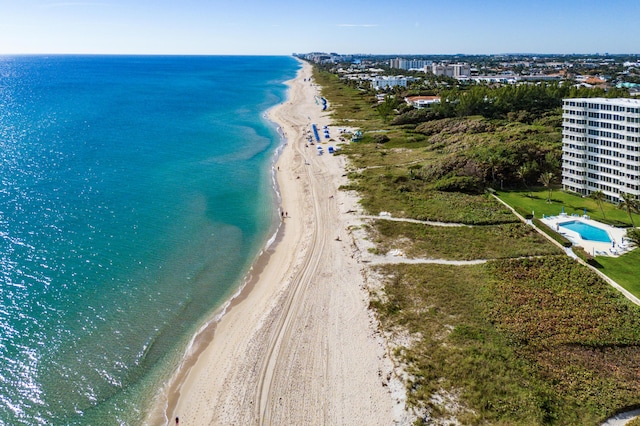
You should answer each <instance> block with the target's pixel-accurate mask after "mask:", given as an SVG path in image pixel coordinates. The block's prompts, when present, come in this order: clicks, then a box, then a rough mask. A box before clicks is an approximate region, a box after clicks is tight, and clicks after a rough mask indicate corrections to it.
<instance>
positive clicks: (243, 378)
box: [152, 64, 403, 426]
mask: <svg viewBox="0 0 640 426" xmlns="http://www.w3.org/2000/svg"><path fill="white" fill-rule="evenodd" d="M310 77H311V67H310V66H309V65H308V64H304V65H303V68H302V70H301V71H300V73H299V74H298V77H297V78H296V79H295V80H294V81H293V82H291V83H290V90H289V100H288V101H287V102H286V103H284V104H282V105H280V106H279V107H277V108H274V109H273V110H272V111H271V112H270V116H271V118H272V119H273V120H274V121H276V122H278V123H279V124H280V126H281V127H282V130H283V131H284V132H285V134H286V135H287V139H288V145H287V147H286V148H285V149H284V151H283V153H282V155H281V157H280V159H279V161H278V172H277V179H278V184H279V187H280V190H281V193H282V196H283V197H282V198H283V201H282V210H283V211H284V212H287V213H288V217H287V218H285V219H284V221H285V225H284V232H283V234H282V238H281V240H280V241H279V243H278V244H277V245H276V247H275V250H272V252H271V253H269V256H268V260H267V262H266V263H265V265H264V268H263V269H262V271H261V272H260V275H259V277H258V280H257V282H256V284H255V286H254V287H253V288H252V290H251V291H249V292H247V294H245V295H243V300H241V301H240V302H238V303H236V304H235V305H234V306H233V307H232V308H231V309H230V310H229V312H228V313H227V314H226V315H225V316H224V317H223V319H222V320H221V321H220V323H219V324H218V325H217V328H216V330H215V335H214V337H213V339H212V341H211V342H210V343H209V344H208V345H207V347H206V349H205V350H204V351H203V352H202V353H201V354H200V356H199V357H198V359H197V361H196V363H195V365H194V366H193V367H192V368H191V369H190V370H189V372H188V374H187V376H186V378H184V379H183V380H181V383H180V386H179V387H178V388H177V389H175V390H174V394H175V397H172V399H174V400H171V399H170V401H169V405H168V407H169V408H168V412H167V413H166V415H167V417H168V418H169V419H173V418H175V417H176V416H179V417H180V425H182V426H184V425H228V424H235V425H248V424H260V425H262V424H268V425H271V424H273V425H294V424H295V425H322V424H326V425H361V424H367V425H376V424H379V425H390V424H394V422H396V419H400V418H401V417H402V416H403V412H402V403H400V402H399V400H398V399H395V398H394V395H392V392H391V391H390V389H394V388H395V389H398V390H399V394H401V393H402V387H401V385H399V384H398V382H397V381H395V380H394V379H391V380H390V379H389V377H391V376H392V375H391V374H390V372H391V368H392V366H391V363H390V361H389V360H388V358H387V357H386V350H385V346H384V344H383V341H382V340H381V338H380V337H379V335H378V334H377V333H376V331H375V329H374V325H373V320H372V317H371V315H370V312H369V311H368V309H367V305H368V296H367V292H366V289H365V286H364V280H363V275H362V273H361V266H360V265H359V264H358V262H357V260H356V259H357V258H358V256H357V249H356V247H355V245H354V244H353V243H352V241H351V239H350V236H349V235H348V234H347V232H345V227H346V225H347V222H346V220H347V219H346V216H347V215H345V214H344V213H341V212H345V211H346V210H347V207H351V206H354V205H355V203H354V199H353V198H350V196H349V195H347V194H345V193H343V192H338V191H337V187H338V185H339V184H341V183H344V182H346V180H345V179H346V178H345V177H343V176H342V174H343V173H344V163H343V162H344V158H343V157H341V156H332V155H329V154H324V155H322V156H320V155H318V154H317V151H316V147H315V146H307V147H305V132H306V131H307V129H308V128H309V125H310V123H316V124H318V125H319V127H320V128H321V127H322V126H323V125H325V124H327V125H328V124H329V119H328V117H326V116H323V113H322V111H321V107H320V106H319V105H317V104H316V102H315V100H314V95H316V94H317V93H318V92H317V88H316V87H314V86H312V85H311V84H310V83H309V81H306V82H305V81H304V79H309V78H310ZM331 133H332V136H333V137H336V136H337V130H336V129H335V128H332V132H331ZM325 150H326V145H325ZM337 237H339V239H338V238H337ZM152 423H153V422H152ZM170 424H173V422H172V421H171V422H170Z"/></svg>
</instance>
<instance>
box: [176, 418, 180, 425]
mask: <svg viewBox="0 0 640 426" xmlns="http://www.w3.org/2000/svg"><path fill="white" fill-rule="evenodd" d="M178 423H180V419H179V418H178V416H176V426H178Z"/></svg>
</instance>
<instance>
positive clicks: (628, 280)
mask: <svg viewBox="0 0 640 426" xmlns="http://www.w3.org/2000/svg"><path fill="white" fill-rule="evenodd" d="M548 193H549V192H548V191H547V190H546V189H544V190H536V191H531V192H529V191H510V192H499V193H497V195H498V197H500V199H501V200H503V201H504V202H505V203H507V204H509V205H510V206H511V207H513V208H515V209H516V210H517V211H520V212H535V217H537V218H541V217H542V216H543V215H547V216H555V215H557V214H558V213H560V212H561V211H562V208H563V207H564V212H565V213H567V214H568V215H571V214H574V213H577V214H580V215H582V214H583V213H584V209H585V208H586V209H587V214H588V215H589V216H591V219H594V220H598V221H602V222H607V223H610V224H616V225H618V226H631V221H630V220H629V215H628V214H627V212H626V211H624V210H621V209H618V208H617V206H615V205H613V204H610V203H603V206H602V208H603V210H604V215H605V218H606V220H603V219H602V212H601V211H600V208H599V207H598V205H597V204H596V202H595V200H592V199H590V198H582V197H579V196H576V195H572V194H569V193H566V192H563V191H553V192H552V194H551V203H547V202H546V200H547V195H548ZM530 195H531V196H530ZM633 220H634V222H635V224H636V225H638V224H640V215H636V214H634V215H633ZM597 261H598V263H600V265H602V267H601V268H599V269H600V271H601V272H603V273H604V274H605V275H606V276H608V277H609V278H611V279H612V280H614V281H615V282H617V283H618V284H620V285H621V286H622V287H624V288H625V289H627V290H629V291H630V292H631V293H632V294H634V295H635V296H637V297H640V282H638V278H637V277H638V275H640V249H636V250H633V251H631V252H629V253H627V254H625V255H623V256H620V257H608V256H598V258H597Z"/></svg>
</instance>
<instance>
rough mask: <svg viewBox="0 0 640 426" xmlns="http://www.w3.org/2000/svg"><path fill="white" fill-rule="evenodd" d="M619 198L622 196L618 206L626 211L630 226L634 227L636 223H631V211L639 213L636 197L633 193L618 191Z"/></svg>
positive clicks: (639, 205) (639, 207)
mask: <svg viewBox="0 0 640 426" xmlns="http://www.w3.org/2000/svg"><path fill="white" fill-rule="evenodd" d="M620 198H622V200H621V201H620V203H618V208H619V209H623V210H626V211H627V214H628V215H629V219H631V226H633V227H634V228H635V227H636V224H635V223H633V216H632V215H631V213H640V204H639V203H638V199H637V198H635V197H634V196H633V195H631V194H627V193H624V192H621V193H620Z"/></svg>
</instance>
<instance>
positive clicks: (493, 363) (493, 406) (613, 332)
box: [372, 256, 640, 425]
mask: <svg viewBox="0 0 640 426" xmlns="http://www.w3.org/2000/svg"><path fill="white" fill-rule="evenodd" d="M378 272H379V273H381V274H382V275H384V276H385V277H387V278H386V280H385V287H384V292H383V294H374V296H373V302H372V307H373V308H374V309H376V311H377V312H378V313H379V316H380V319H381V321H382V323H383V325H384V327H385V329H387V330H395V332H396V333H398V336H402V333H403V332H402V330H407V332H408V333H409V339H408V341H410V342H411V344H408V345H407V344H403V345H399V346H398V349H397V353H398V354H400V355H401V357H402V358H403V359H404V360H405V362H406V363H407V370H408V373H409V374H410V375H411V380H410V381H409V383H408V385H407V387H408V394H409V402H410V403H412V404H414V405H416V406H419V407H422V408H423V409H424V410H425V411H426V412H427V416H425V418H426V419H427V420H426V421H425V423H427V422H428V423H436V422H437V421H439V420H444V419H447V418H449V417H450V416H451V415H455V416H456V417H457V418H458V420H459V422H460V423H462V424H503V425H507V424H509V425H511V424H527V425H529V424H582V425H590V424H593V425H596V424H600V423H601V421H602V420H603V419H605V418H607V417H608V416H609V415H611V414H613V413H614V412H615V411H616V410H617V408H618V407H624V406H629V405H632V404H634V403H635V401H637V394H638V392H640V382H638V381H637V376H636V375H637V367H636V365H637V362H639V361H640V352H639V351H638V350H637V348H638V346H639V345H640V311H639V310H638V309H637V308H636V307H635V306H634V305H632V304H631V303H629V301H627V300H626V299H624V298H622V297H620V295H619V294H618V293H617V292H615V291H614V290H613V289H611V287H609V286H608V285H606V284H605V283H604V282H602V281H601V280H600V279H599V278H598V277H597V276H596V275H595V274H594V273H593V272H591V271H590V270H588V269H586V268H584V267H581V266H580V265H579V264H577V263H575V262H573V261H571V260H570V259H568V258H566V257H558V256H553V257H550V258H549V257H547V258H539V259H525V260H504V261H497V262H492V263H489V264H486V265H478V266H464V267H459V266H458V267H456V266H450V265H388V266H384V267H380V268H379V269H378ZM452 301H455V302H454V303H452ZM404 341H407V339H406V336H405V337H404ZM605 390H606V395H607V397H606V398H601V397H600V396H601V394H600V392H601V391H605ZM434 395H453V396H455V398H456V402H457V408H455V409H454V408H453V407H454V405H452V404H447V403H442V402H441V400H440V399H438V398H434ZM452 410H454V411H452Z"/></svg>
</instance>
